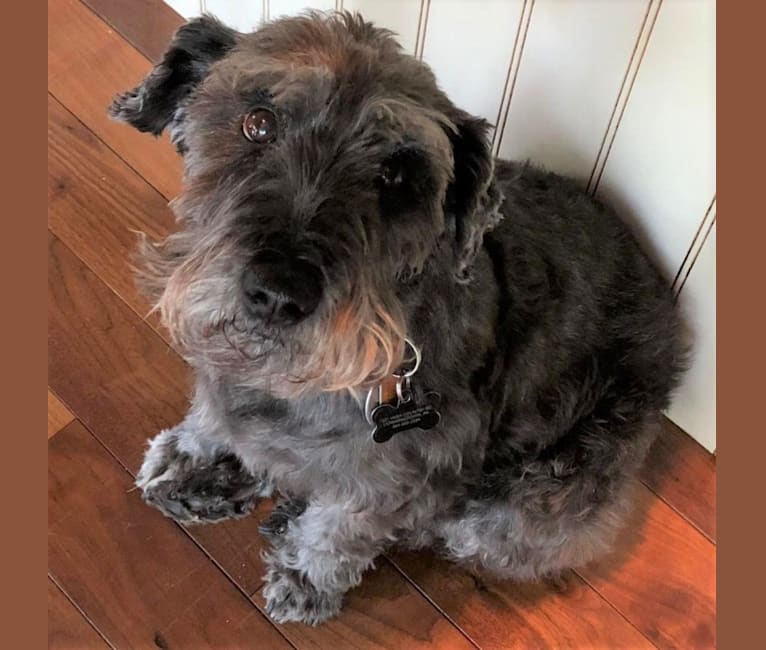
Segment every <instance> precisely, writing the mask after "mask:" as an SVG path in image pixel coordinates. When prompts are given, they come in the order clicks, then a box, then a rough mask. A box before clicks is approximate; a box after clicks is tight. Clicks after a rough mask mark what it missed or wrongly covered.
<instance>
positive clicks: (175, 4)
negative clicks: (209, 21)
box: [165, 0, 202, 18]
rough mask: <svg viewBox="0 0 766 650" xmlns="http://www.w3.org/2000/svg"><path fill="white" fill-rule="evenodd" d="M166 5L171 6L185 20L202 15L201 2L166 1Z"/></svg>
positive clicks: (184, 0) (189, 0) (190, 0)
mask: <svg viewBox="0 0 766 650" xmlns="http://www.w3.org/2000/svg"><path fill="white" fill-rule="evenodd" d="M165 4H168V5H170V6H171V7H172V8H173V9H175V10H176V11H177V12H178V13H179V14H181V15H182V16H183V17H184V18H192V17H194V16H199V15H200V13H202V9H201V7H202V5H201V4H200V0H165Z"/></svg>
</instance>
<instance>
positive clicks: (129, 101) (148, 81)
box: [109, 15, 239, 151]
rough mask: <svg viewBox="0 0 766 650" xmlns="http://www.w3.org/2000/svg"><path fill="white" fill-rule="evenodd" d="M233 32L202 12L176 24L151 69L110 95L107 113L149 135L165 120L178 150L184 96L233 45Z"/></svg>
mask: <svg viewBox="0 0 766 650" xmlns="http://www.w3.org/2000/svg"><path fill="white" fill-rule="evenodd" d="M238 36H239V34H238V32H236V31H234V30H233V29H230V28H229V27H226V26H225V25H223V24H222V23H220V22H219V21H218V20H216V19H215V18H213V17H212V16H207V15H206V16H201V17H200V18H195V19H194V20H192V21H190V22H188V23H186V24H185V25H183V26H181V27H180V28H179V29H178V31H177V32H176V33H175V35H174V36H173V40H172V41H171V43H170V46H169V47H168V49H167V51H166V52H165V54H164V55H163V57H162V60H161V61H160V62H159V63H158V64H157V65H156V66H155V68H154V70H152V71H151V73H149V75H148V76H147V77H146V78H145V79H144V80H143V81H142V82H141V83H140V84H139V85H138V86H137V87H136V88H134V89H133V90H129V91H128V92H125V93H122V94H121V95H118V96H117V97H115V99H114V101H113V102H112V105H111V106H110V107H109V114H110V115H111V116H112V117H113V118H114V119H117V120H122V121H123V122H127V123H128V124H132V125H133V126H134V127H136V128H137V129H138V130H139V131H148V132H149V133H153V134H154V135H159V134H160V133H162V131H163V130H164V129H165V127H167V126H168V125H170V128H171V138H172V140H173V143H174V144H175V145H176V147H177V148H178V149H179V151H183V150H184V145H183V137H182V134H181V129H180V128H179V127H180V126H181V124H182V122H183V118H184V116H183V112H184V111H183V108H184V105H185V103H186V100H188V98H189V96H190V95H191V94H192V92H193V91H194V89H195V88H196V87H197V85H198V84H199V83H200V82H201V81H202V80H203V79H204V78H205V76H206V75H207V73H208V70H209V69H210V66H211V65H212V64H213V63H214V62H215V61H217V60H218V59H220V58H222V57H223V56H225V55H226V54H227V53H228V52H229V50H231V48H233V47H234V45H235V44H236V41H237V37H238Z"/></svg>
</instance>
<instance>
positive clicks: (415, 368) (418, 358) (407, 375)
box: [394, 338, 422, 379]
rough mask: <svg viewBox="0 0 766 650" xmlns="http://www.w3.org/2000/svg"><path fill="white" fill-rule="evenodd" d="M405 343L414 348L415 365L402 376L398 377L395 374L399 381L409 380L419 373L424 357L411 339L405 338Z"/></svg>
mask: <svg viewBox="0 0 766 650" xmlns="http://www.w3.org/2000/svg"><path fill="white" fill-rule="evenodd" d="M404 342H405V343H406V344H407V345H409V346H410V347H411V348H412V351H413V352H414V353H415V365H414V366H413V368H412V369H411V370H407V371H406V372H403V373H402V374H401V375H397V374H396V373H394V377H398V378H399V379H408V378H410V377H412V375H414V374H415V373H416V372H417V371H418V368H420V361H421V359H422V356H421V354H420V350H419V349H418V347H417V346H416V345H415V344H414V343H413V342H412V340H411V339H408V338H405V339H404Z"/></svg>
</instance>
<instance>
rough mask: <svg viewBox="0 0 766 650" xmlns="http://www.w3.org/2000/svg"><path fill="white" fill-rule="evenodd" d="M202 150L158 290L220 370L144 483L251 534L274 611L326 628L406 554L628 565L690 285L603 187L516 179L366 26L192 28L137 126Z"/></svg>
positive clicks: (523, 573) (430, 84) (205, 368)
mask: <svg viewBox="0 0 766 650" xmlns="http://www.w3.org/2000/svg"><path fill="white" fill-rule="evenodd" d="M110 113H111V115H112V116H113V117H114V118H116V119H117V120H122V121H124V122H127V123H129V124H131V125H133V126H134V127H136V128H137V129H139V130H140V131H144V132H149V133H152V134H155V135H158V134H160V133H162V132H163V131H166V130H167V131H168V132H169V134H170V138H171V140H172V142H173V143H174V145H175V147H176V148H177V149H178V151H179V153H180V154H181V155H182V157H183V162H184V188H183V191H182V193H181V195H180V196H179V197H178V198H177V199H176V200H174V202H173V203H172V206H173V209H174V211H175V213H176V215H177V217H178V220H179V224H180V228H179V230H178V231H177V232H175V233H174V234H171V235H170V236H169V237H167V239H165V240H164V241H162V242H151V241H149V240H147V239H146V238H144V239H143V240H142V241H141V244H140V251H139V254H140V260H141V264H140V267H141V270H140V273H139V281H140V284H141V287H142V288H143V289H144V290H145V292H146V293H147V295H148V296H149V297H150V298H151V300H152V301H153V304H155V305H156V309H157V310H158V311H159V313H160V314H161V317H162V322H163V323H164V325H165V326H166V327H167V329H168V331H169V333H170V335H171V336H172V340H173V343H174V346H175V347H176V348H177V349H178V350H179V351H180V352H181V354H183V356H184V357H185V359H186V360H187V361H188V363H189V364H190V365H191V367H192V368H193V370H194V373H195V382H196V383H195V390H194V395H193V398H192V403H191V408H190V410H189V412H188V414H187V416H186V418H185V419H184V420H183V422H181V423H180V424H179V425H177V426H176V427H175V428H172V429H169V430H165V431H162V432H161V433H159V435H157V437H155V438H154V439H153V440H152V441H151V442H150V443H149V447H148V451H147V452H146V456H145V459H144V462H143V465H142V467H141V469H140V472H139V474H138V475H137V480H136V483H137V485H138V486H139V487H140V488H141V490H142V494H143V498H144V499H145V500H146V501H147V502H148V503H150V504H151V505H153V506H155V507H157V508H159V509H160V510H161V511H162V512H163V513H164V514H166V515H168V516H170V517H172V518H173V519H175V520H178V521H180V522H182V523H201V522H211V521H218V520H220V519H224V518H230V517H241V516H244V515H246V514H247V513H248V512H249V511H250V510H251V509H252V507H253V505H254V504H255V503H256V501H257V500H258V499H261V498H265V497H269V496H272V495H273V496H275V497H277V499H278V502H277V505H276V507H275V508H274V510H273V512H272V514H271V516H270V517H269V518H268V519H267V520H266V521H265V522H264V523H263V524H262V526H261V528H260V530H261V532H262V533H263V534H264V535H265V536H266V537H267V538H268V540H269V542H270V550H269V551H268V552H267V554H266V555H265V562H266V567H267V575H266V576H265V580H266V583H265V588H264V592H263V593H264V596H265V600H266V610H267V612H268V613H269V615H270V616H271V617H272V618H273V619H274V620H275V621H277V622H286V621H301V622H305V623H308V624H317V623H319V622H322V621H324V620H326V619H328V618H330V617H332V616H334V615H336V614H337V613H338V612H339V611H340V609H341V606H342V600H343V596H344V594H345V592H347V591H348V590H349V589H350V588H352V587H354V586H356V585H358V584H359V583H360V581H361V580H362V576H363V574H364V572H365V571H366V570H367V569H369V568H370V567H372V566H373V562H374V560H375V559H376V557H377V556H379V555H380V554H381V553H382V552H384V551H385V550H386V549H389V548H391V547H394V546H397V547H405V548H413V549H418V548H424V547H433V548H436V549H438V550H439V552H441V553H442V554H444V555H445V556H446V557H448V558H450V559H452V560H453V561H455V562H459V563H462V564H464V565H466V566H469V567H472V568H473V569H475V570H477V571H478V570H481V571H488V572H491V573H492V574H494V575H497V576H500V577H503V578H508V579H513V580H536V579H541V578H546V577H549V576H550V577H553V576H556V575H558V574H559V573H560V572H562V571H564V570H566V569H569V568H573V567H578V566H581V565H583V564H584V563H586V562H589V561H591V560H592V559H593V558H595V557H597V556H599V555H601V554H603V553H604V552H606V551H607V550H608V549H609V547H610V544H611V543H612V541H613V539H614V536H615V534H616V532H617V531H618V530H619V528H620V525H621V522H622V521H623V520H624V516H625V513H626V512H627V511H628V510H629V507H630V503H631V499H630V489H631V485H632V484H633V483H634V481H633V480H632V479H633V478H634V477H635V475H636V472H637V470H638V468H639V467H640V465H641V463H642V462H643V460H644V457H645V455H646V452H647V450H648V448H649V446H650V444H651V443H652V441H653V439H654V437H655V435H656V433H657V430H658V426H659V422H660V419H659V418H660V412H661V411H662V410H663V409H665V408H666V407H667V406H668V404H669V400H670V397H671V395H672V391H673V389H674V387H675V386H676V385H677V383H678V381H679V378H680V376H681V374H682V372H683V370H684V367H685V347H684V345H683V344H682V342H681V336H680V321H679V315H678V313H677V310H676V308H675V305H674V299H673V296H672V293H671V290H670V287H669V285H668V283H667V281H666V280H665V279H664V277H663V276H662V274H661V273H660V272H659V270H658V269H657V267H656V266H655V265H654V264H653V263H652V262H651V261H650V259H649V257H648V256H647V255H646V254H645V253H644V252H643V251H642V249H641V247H640V246H639V244H638V243H637V240H636V239H635V238H634V236H633V235H632V234H631V232H630V231H629V229H628V227H627V226H626V225H625V224H624V223H623V221H621V219H620V218H619V217H618V216H617V215H616V214H615V212H613V211H612V210H611V209H610V208H609V207H607V206H605V205H603V204H602V203H601V202H599V201H598V200H596V199H594V198H593V197H591V196H589V195H588V194H586V193H585V192H584V191H583V190H582V189H581V188H580V187H579V185H578V184H577V183H575V182H574V181H572V180H569V179H567V178H563V177H561V176H558V175H556V174H553V173H549V172H546V171H544V170H541V169H538V168H536V167H535V166H533V165H531V164H528V163H517V162H510V161H505V160H495V159H493V156H492V153H491V146H490V138H489V133H490V128H491V127H490V125H489V124H488V123H487V122H486V121H485V120H483V119H481V118H477V117H474V116H472V115H470V114H468V113H466V112H465V111H463V110H461V109H459V108H458V107H456V106H455V105H454V104H453V103H452V102H451V101H450V99H449V98H448V97H447V96H446V95H445V93H444V92H443V91H442V90H440V89H439V87H438V85H437V83H436V81H435V78H434V75H433V73H432V72H431V71H430V69H429V68H428V66H426V65H425V64H424V63H422V62H421V61H419V60H417V59H416V58H414V57H412V56H410V55H408V54H405V53H404V52H403V51H402V49H401V47H400V46H399V45H398V43H397V41H396V40H395V37H394V35H393V34H392V33H391V32H389V31H387V30H385V29H381V28H377V27H375V26H373V25H372V24H370V23H368V22H365V21H364V20H363V19H362V18H361V17H360V16H359V15H357V14H350V13H333V14H320V13H309V14H304V15H302V16H299V17H291V18H283V19H280V20H277V21H274V22H271V23H268V24H266V25H264V26H262V27H261V28H259V29H258V30H256V31H254V32H253V33H248V34H243V33H239V32H236V31H234V30H233V29H230V28H228V27H226V26H225V25H223V24H222V23H220V22H218V21H217V20H216V19H214V18H213V17H210V16H203V17H201V18H197V19H194V20H192V21H190V22H188V23H187V24H185V25H183V26H181V27H180V28H179V30H178V31H177V33H176V34H175V36H174V37H173V40H172V42H171V43H170V45H169V49H168V50H167V52H166V53H165V55H164V57H163V58H162V60H161V61H160V62H159V63H158V64H157V65H156V67H155V68H154V69H153V70H152V71H151V73H150V74H149V75H148V76H147V77H146V78H145V79H144V80H143V82H141V83H140V85H138V87H136V88H135V89H134V90H131V91H129V92H126V93H124V94H121V95H118V96H117V97H116V99H115V101H114V103H113V105H112V107H111V109H110Z"/></svg>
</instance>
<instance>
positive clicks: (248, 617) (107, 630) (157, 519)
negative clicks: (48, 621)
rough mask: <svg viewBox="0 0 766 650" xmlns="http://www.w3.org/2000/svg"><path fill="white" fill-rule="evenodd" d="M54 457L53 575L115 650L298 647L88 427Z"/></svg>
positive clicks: (66, 435)
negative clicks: (155, 504) (148, 499)
mask: <svg viewBox="0 0 766 650" xmlns="http://www.w3.org/2000/svg"><path fill="white" fill-rule="evenodd" d="M48 458H49V474H48V477H49V481H48V483H49V490H48V513H49V523H48V527H49V533H48V539H49V545H48V561H49V568H50V573H51V575H52V576H53V578H54V579H55V580H56V582H57V583H58V584H60V585H61V586H62V587H63V588H64V589H66V591H67V593H68V594H70V596H71V597H72V599H73V600H74V601H75V602H76V603H77V604H78V606H79V607H81V608H82V610H83V612H85V614H86V615H87V616H88V618H89V619H90V620H91V621H93V623H94V625H96V626H98V629H99V630H101V631H102V632H103V633H104V635H105V636H106V637H107V638H108V639H110V640H111V642H112V643H113V644H114V645H115V646H117V647H134V648H135V647H152V645H153V644H156V645H157V646H159V647H181V648H188V647H195V648H201V647H210V648H213V647H217V648H220V647H229V648H238V647H247V646H248V645H251V644H252V643H253V640H254V639H258V640H259V643H260V644H262V647H267V648H289V645H288V644H287V642H285V640H284V639H283V637H282V636H281V635H280V634H279V633H278V632H277V630H276V629H275V628H274V627H273V626H272V625H271V623H270V622H269V621H268V620H266V618H265V617H264V616H263V615H262V614H261V613H260V612H259V611H258V610H257V609H256V608H255V607H254V606H253V604H252V603H251V602H250V601H249V600H248V599H247V598H246V597H244V596H243V595H242V594H241V593H240V592H239V591H238V590H237V589H236V587H234V585H232V584H231V583H230V582H229V581H228V580H227V579H226V578H225V576H224V575H223V574H222V573H221V572H220V571H218V570H217V569H216V568H215V567H214V565H213V564H211V563H210V561H209V560H208V558H207V557H206V556H205V555H204V553H202V551H201V550H200V549H199V548H197V547H196V546H195V545H194V543H193V542H192V541H191V540H190V539H189V538H188V537H187V536H186V535H185V534H184V533H183V532H182V531H181V529H180V528H179V527H177V526H174V525H172V524H170V523H169V522H168V521H167V520H166V519H164V518H163V516H162V515H161V514H160V513H159V512H157V511H155V510H153V509H151V508H147V507H146V506H145V505H144V504H143V502H142V501H141V498H140V496H139V494H138V492H137V491H135V490H131V485H132V480H131V477H130V475H129V474H128V473H127V472H125V470H124V469H123V468H122V467H120V466H119V465H118V464H117V462H116V461H115V460H114V459H113V458H112V457H111V456H110V455H109V454H108V453H107V452H106V450H104V448H103V447H102V446H101V445H100V444H99V443H98V442H97V441H96V440H95V439H94V438H93V436H91V435H90V433H89V432H88V431H87V430H86V429H85V428H84V427H83V426H82V425H81V424H80V423H79V422H74V423H72V424H70V425H69V426H68V427H67V428H66V429H64V431H62V432H61V433H60V434H59V435H57V436H56V437H55V438H54V439H53V440H52V441H51V443H50V449H49V455H48Z"/></svg>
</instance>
